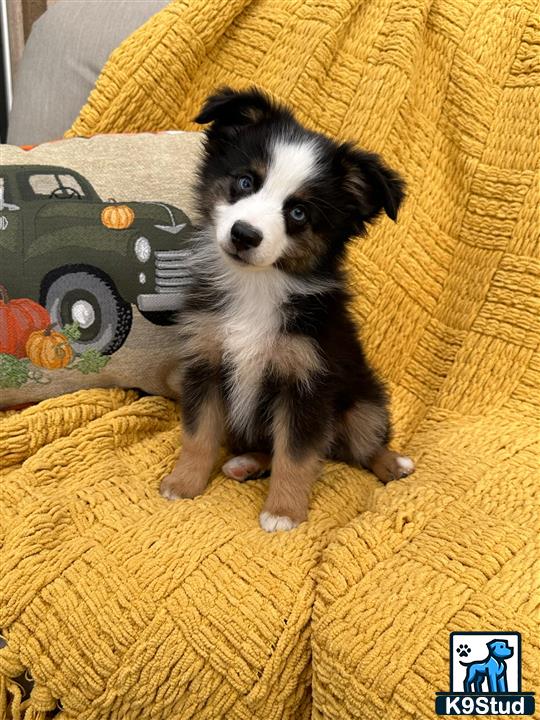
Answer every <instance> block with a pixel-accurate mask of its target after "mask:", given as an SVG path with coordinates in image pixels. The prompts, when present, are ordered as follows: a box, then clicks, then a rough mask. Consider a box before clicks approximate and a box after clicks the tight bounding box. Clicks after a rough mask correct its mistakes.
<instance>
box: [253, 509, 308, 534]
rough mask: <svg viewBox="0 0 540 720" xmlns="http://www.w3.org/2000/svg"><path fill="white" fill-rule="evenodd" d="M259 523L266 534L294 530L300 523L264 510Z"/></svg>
mask: <svg viewBox="0 0 540 720" xmlns="http://www.w3.org/2000/svg"><path fill="white" fill-rule="evenodd" d="M259 523H260V525H261V527H262V529H263V530H266V532H276V531H277V530H292V529H293V528H295V527H297V526H298V525H299V523H298V522H297V521H296V520H293V519H292V518H290V517H287V515H272V513H269V512H268V511H267V510H263V511H262V513H261V514H260V515H259Z"/></svg>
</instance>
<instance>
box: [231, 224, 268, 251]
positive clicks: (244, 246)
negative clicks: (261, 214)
mask: <svg viewBox="0 0 540 720" xmlns="http://www.w3.org/2000/svg"><path fill="white" fill-rule="evenodd" d="M262 239H263V236H262V232H261V231H260V230H257V228H254V227H253V225H250V224H249V223H247V222H243V221H242V220H237V221H236V222H235V223H234V225H233V226H232V228H231V240H232V243H233V245H234V247H235V248H236V249H237V250H249V248H254V247H257V245H260V244H261V241H262Z"/></svg>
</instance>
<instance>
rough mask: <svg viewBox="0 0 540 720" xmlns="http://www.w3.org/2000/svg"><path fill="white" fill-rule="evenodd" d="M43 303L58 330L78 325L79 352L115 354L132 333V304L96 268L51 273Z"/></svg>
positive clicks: (44, 285) (45, 282)
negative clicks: (90, 350) (96, 351)
mask: <svg viewBox="0 0 540 720" xmlns="http://www.w3.org/2000/svg"><path fill="white" fill-rule="evenodd" d="M40 302H41V305H44V306H45V307H46V308H47V311H48V312H49V315H50V316H51V320H52V322H53V323H57V325H58V327H63V326H64V325H68V324H70V323H74V322H76V323H77V324H78V326H79V331H80V333H81V336H80V338H79V339H78V340H75V341H72V342H71V345H72V347H73V349H74V350H75V352H78V353H82V352H84V351H85V350H89V349H94V350H98V351H99V352H100V353H102V354H103V355H111V354H112V353H114V352H116V351H117V350H118V349H119V348H120V347H122V345H123V344H124V342H125V340H126V338H127V336H128V335H129V331H130V330H131V323H132V319H133V313H132V310H131V305H129V304H128V303H126V302H125V301H124V300H123V299H122V298H121V297H120V295H119V294H118V291H117V290H116V288H115V287H114V285H113V283H112V282H111V281H110V280H109V278H108V277H107V276H106V275H104V274H102V273H100V272H99V271H98V270H94V269H93V268H84V269H81V268H79V267H78V268H71V267H65V268H60V269H59V270H56V271H55V272H54V274H53V275H51V274H49V275H48V276H47V278H45V281H44V283H43V285H42V290H41V301H40Z"/></svg>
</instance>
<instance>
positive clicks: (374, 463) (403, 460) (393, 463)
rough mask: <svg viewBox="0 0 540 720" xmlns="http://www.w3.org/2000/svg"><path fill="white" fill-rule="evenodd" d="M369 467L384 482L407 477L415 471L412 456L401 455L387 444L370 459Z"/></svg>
mask: <svg viewBox="0 0 540 720" xmlns="http://www.w3.org/2000/svg"><path fill="white" fill-rule="evenodd" d="M368 467H369V468H370V470H371V471H372V472H373V473H375V475H376V476H377V477H378V478H379V480H380V481H381V482H383V483H387V482H390V481H391V480H399V479H400V478H403V477H407V475H411V474H412V473H413V472H414V471H415V469H416V468H415V465H414V461H413V460H412V458H410V457H408V456H407V455H400V454H399V453H397V452H394V450H390V449H389V448H387V447H386V445H385V446H383V447H381V448H379V450H377V452H376V453H375V455H374V456H373V457H372V458H371V459H370V460H369V462H368Z"/></svg>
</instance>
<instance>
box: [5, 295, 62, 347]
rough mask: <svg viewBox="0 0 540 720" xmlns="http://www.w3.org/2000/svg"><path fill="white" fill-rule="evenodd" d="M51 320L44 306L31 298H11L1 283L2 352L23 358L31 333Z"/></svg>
mask: <svg viewBox="0 0 540 720" xmlns="http://www.w3.org/2000/svg"><path fill="white" fill-rule="evenodd" d="M50 322H51V318H50V316H49V313H48V312H47V311H46V310H45V308H44V307H41V305H38V303H37V302H34V301H33V300H30V299H29V298H18V299H17V300H10V299H9V296H8V293H7V290H6V288H5V287H4V286H3V285H0V353H6V354H7V355H15V357H18V358H23V357H24V356H25V347H26V341H27V340H28V338H29V337H30V334H31V333H33V332H34V331H35V330H42V329H43V328H46V327H47V325H49V323H50Z"/></svg>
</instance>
